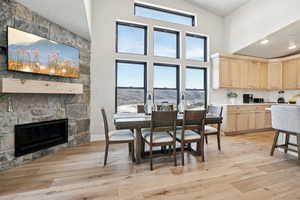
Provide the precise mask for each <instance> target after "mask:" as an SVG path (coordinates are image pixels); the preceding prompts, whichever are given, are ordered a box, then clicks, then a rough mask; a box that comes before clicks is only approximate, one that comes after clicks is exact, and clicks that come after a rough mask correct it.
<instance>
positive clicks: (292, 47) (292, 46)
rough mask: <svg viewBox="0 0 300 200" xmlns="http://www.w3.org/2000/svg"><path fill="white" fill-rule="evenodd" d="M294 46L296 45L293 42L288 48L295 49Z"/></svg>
mask: <svg viewBox="0 0 300 200" xmlns="http://www.w3.org/2000/svg"><path fill="white" fill-rule="evenodd" d="M296 48H297V46H296V45H295V44H293V45H291V46H289V50H292V49H296Z"/></svg>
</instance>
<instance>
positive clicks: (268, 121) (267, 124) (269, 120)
mask: <svg viewBox="0 0 300 200" xmlns="http://www.w3.org/2000/svg"><path fill="white" fill-rule="evenodd" d="M265 127H266V128H272V117H271V111H266V115H265Z"/></svg>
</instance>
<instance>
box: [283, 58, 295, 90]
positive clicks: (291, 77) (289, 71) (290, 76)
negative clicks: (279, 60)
mask: <svg viewBox="0 0 300 200" xmlns="http://www.w3.org/2000/svg"><path fill="white" fill-rule="evenodd" d="M283 88H284V89H297V60H290V61H286V62H284V63H283Z"/></svg>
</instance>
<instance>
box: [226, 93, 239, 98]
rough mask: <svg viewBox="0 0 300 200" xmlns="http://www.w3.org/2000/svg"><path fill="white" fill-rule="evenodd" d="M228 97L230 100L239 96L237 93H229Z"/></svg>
mask: <svg viewBox="0 0 300 200" xmlns="http://www.w3.org/2000/svg"><path fill="white" fill-rule="evenodd" d="M227 97H228V98H237V97H238V94H237V93H235V92H229V93H227Z"/></svg>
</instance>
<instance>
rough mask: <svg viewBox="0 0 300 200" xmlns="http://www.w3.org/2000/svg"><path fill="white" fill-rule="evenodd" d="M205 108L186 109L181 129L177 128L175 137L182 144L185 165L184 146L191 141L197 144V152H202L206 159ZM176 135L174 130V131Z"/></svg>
mask: <svg viewBox="0 0 300 200" xmlns="http://www.w3.org/2000/svg"><path fill="white" fill-rule="evenodd" d="M205 116H206V111H205V110H190V111H189V110H186V111H184V116H183V122H182V127H181V129H177V131H176V134H175V137H176V139H177V141H178V142H180V144H181V163H182V165H184V147H185V145H190V144H191V143H196V144H197V153H198V154H201V156H202V161H204V127H205ZM172 134H173V135H174V132H172Z"/></svg>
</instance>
